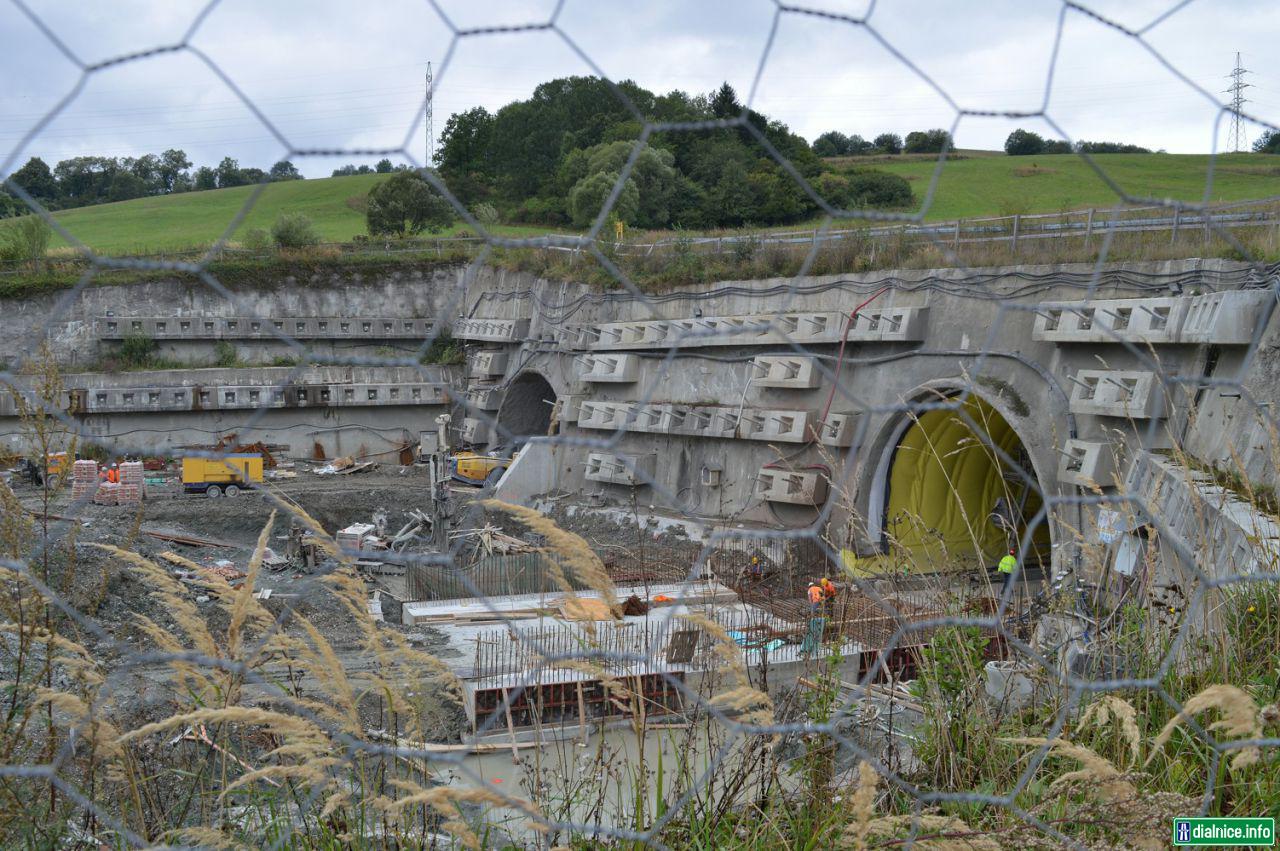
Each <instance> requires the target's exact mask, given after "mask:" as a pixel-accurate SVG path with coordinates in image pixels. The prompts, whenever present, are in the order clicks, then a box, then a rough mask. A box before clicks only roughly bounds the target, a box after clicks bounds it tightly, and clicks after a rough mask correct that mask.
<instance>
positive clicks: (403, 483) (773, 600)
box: [14, 466, 926, 742]
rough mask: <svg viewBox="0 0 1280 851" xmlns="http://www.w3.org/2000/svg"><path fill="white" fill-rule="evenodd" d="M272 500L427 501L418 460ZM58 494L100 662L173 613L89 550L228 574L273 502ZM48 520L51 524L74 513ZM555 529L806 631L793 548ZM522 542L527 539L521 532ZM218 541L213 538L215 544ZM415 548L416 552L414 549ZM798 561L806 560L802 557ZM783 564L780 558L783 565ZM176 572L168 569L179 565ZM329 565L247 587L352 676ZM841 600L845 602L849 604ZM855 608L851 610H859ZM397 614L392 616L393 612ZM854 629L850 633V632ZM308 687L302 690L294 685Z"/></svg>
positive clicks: (315, 504)
mask: <svg viewBox="0 0 1280 851" xmlns="http://www.w3.org/2000/svg"><path fill="white" fill-rule="evenodd" d="M263 489H264V490H266V491H268V492H270V493H272V494H275V495H276V496H278V497H279V498H280V499H282V500H285V501H287V502H291V503H294V504H296V505H297V506H298V507H299V508H301V509H302V510H303V511H305V512H306V513H307V514H308V515H309V516H310V517H312V518H313V519H314V520H316V521H317V522H318V523H320V524H321V525H322V526H323V527H324V529H325V530H326V531H327V532H329V533H330V534H333V533H335V532H337V531H338V530H339V529H342V528H344V527H347V526H349V525H351V524H354V523H367V522H369V521H370V520H371V518H372V517H373V516H374V514H375V513H377V512H384V513H385V514H386V516H387V523H386V525H387V528H388V529H390V530H393V531H394V530H396V529H398V528H400V527H401V526H402V525H404V524H405V523H406V522H407V521H409V520H410V519H411V513H410V512H413V511H423V510H426V509H428V508H429V505H430V488H429V479H428V476H427V472H426V470H425V469H423V468H415V467H398V466H379V467H377V468H375V469H372V470H367V471H364V472H360V473H358V474H352V475H317V474H315V473H313V472H311V471H309V470H304V469H300V470H297V471H296V474H295V475H294V476H293V477H289V478H284V479H280V480H276V481H269V482H268V483H267V484H266V485H265V486H264V488H263ZM14 490H15V493H16V495H17V496H18V497H19V499H20V500H21V501H22V502H23V504H24V506H25V507H26V508H27V509H28V510H29V511H30V512H31V513H32V515H33V517H34V519H35V522H36V523H37V524H39V523H41V522H43V521H42V520H41V517H42V515H43V514H44V511H43V499H44V491H43V490H42V489H41V488H38V487H35V486H32V485H29V484H21V483H15V484H14ZM453 493H454V495H455V497H456V500H457V513H458V515H459V516H460V517H461V518H462V522H461V523H460V524H459V525H460V527H466V526H468V525H471V526H475V525H486V524H492V525H494V526H497V527H499V528H502V529H503V530H504V531H505V532H508V533H510V534H511V535H513V536H517V537H519V536H522V535H525V530H523V529H521V528H520V526H519V524H517V523H513V522H512V521H511V520H510V518H508V517H507V516H506V515H505V514H503V513H501V512H496V511H492V510H490V511H483V510H481V509H480V508H479V506H476V505H474V500H475V499H476V497H478V496H481V495H482V492H481V491H480V490H479V489H477V488H472V487H468V486H465V485H455V486H454V488H453ZM70 503H71V500H70V495H69V493H68V492H66V491H65V490H63V491H61V492H59V493H57V494H56V495H55V496H54V498H53V499H52V501H51V502H50V504H49V511H48V514H49V518H50V519H49V520H48V521H47V522H48V523H49V524H50V526H49V528H50V534H51V535H53V536H59V535H63V534H67V533H68V532H69V531H70V526H71V525H72V524H74V526H75V530H74V534H75V542H76V546H75V552H76V557H75V561H74V565H73V570H72V572H71V575H70V576H68V577H65V581H64V582H63V584H64V586H65V587H66V588H67V596H68V600H69V602H70V603H71V604H72V605H73V606H75V608H76V609H77V610H78V611H79V612H80V613H82V614H83V615H84V617H85V618H86V621H85V622H84V624H82V628H83V633H82V637H83V638H85V639H87V641H88V644H89V645H90V646H93V647H95V649H96V650H98V651H100V652H101V653H103V655H104V657H106V658H110V656H111V643H110V641H109V640H106V639H110V640H114V641H116V642H120V643H121V644H122V645H123V646H127V647H139V646H146V645H147V644H148V643H149V641H150V639H148V638H147V637H145V636H144V635H143V633H142V631H141V629H140V628H139V617H140V616H146V617H148V618H151V619H152V620H154V621H155V622H156V623H158V624H160V625H161V626H163V627H166V628H171V627H173V625H174V624H173V620H172V618H171V617H170V613H169V612H167V611H165V609H164V607H163V606H162V604H160V603H159V602H157V601H156V600H155V599H153V597H152V596H151V594H152V592H153V591H154V589H153V588H149V587H147V585H146V584H145V583H144V582H143V581H142V580H140V579H139V577H138V575H137V573H136V572H134V571H132V570H130V568H129V567H128V565H127V564H126V563H125V562H124V561H123V560H122V559H120V558H118V557H115V556H113V555H111V554H110V553H108V552H106V551H104V550H102V549H99V548H97V547H94V546H91V545H92V544H104V545H109V546H116V547H120V548H122V549H125V550H130V551H134V552H137V553H139V554H140V555H142V556H144V557H146V558H148V559H150V560H152V561H154V562H155V563H157V564H162V565H166V567H170V568H172V565H167V564H166V562H165V560H164V557H163V556H162V553H166V552H173V553H177V554H178V555H180V556H182V557H183V558H184V559H188V560H190V561H192V562H195V563H196V564H199V565H202V566H209V567H212V566H214V565H215V564H216V563H218V562H219V561H223V560H225V561H227V562H230V563H231V565H232V566H233V568H234V569H238V570H241V571H242V570H244V568H245V567H246V566H247V564H248V561H249V558H250V555H251V553H252V551H253V548H254V545H255V543H256V541H257V538H258V536H259V534H260V533H261V531H262V529H263V527H264V525H265V524H266V523H267V521H268V519H269V517H270V515H271V512H272V510H273V505H272V503H271V502H270V501H269V500H268V499H266V498H264V495H263V493H261V492H255V491H246V492H244V493H242V494H240V495H238V496H236V497H234V498H226V497H223V498H218V499H210V498H207V497H204V496H196V495H171V496H168V495H167V496H161V497H158V498H149V499H147V500H145V501H144V502H142V503H141V504H134V505H117V506H104V505H95V504H92V503H88V504H76V505H72V504H70ZM71 517H74V518H75V519H74V520H69V519H59V518H71ZM556 519H557V521H558V522H560V523H561V524H562V525H563V526H564V527H566V528H569V529H571V530H572V531H575V532H577V533H578V534H580V535H582V536H583V538H584V539H585V540H586V541H587V543H588V544H589V545H590V546H591V547H592V549H593V550H595V551H596V552H597V553H598V554H599V555H600V556H601V558H602V560H603V561H604V563H605V565H606V568H607V569H608V570H609V573H610V574H611V575H612V576H613V577H614V579H615V581H617V582H619V583H620V584H626V583H634V582H637V581H641V582H679V581H682V580H684V579H685V578H686V577H688V576H690V575H693V574H701V575H704V576H708V577H710V576H714V577H715V578H716V579H718V580H719V581H720V582H722V583H724V584H726V585H730V586H733V587H736V588H737V589H739V591H740V592H742V598H743V602H744V603H747V602H749V603H751V604H754V605H755V606H758V607H761V608H762V609H763V610H765V611H767V612H768V613H769V615H770V621H771V622H772V624H773V626H772V627H769V629H770V630H771V635H770V636H769V637H770V638H778V637H785V638H786V639H787V640H788V641H794V640H798V637H799V636H800V635H801V634H802V633H803V630H804V625H805V623H806V620H807V618H808V615H809V612H808V609H807V606H806V604H805V603H804V602H803V593H804V583H805V582H807V578H808V577H809V574H810V573H811V572H812V570H816V569H818V568H816V567H814V566H813V565H812V564H811V563H810V562H807V561H805V560H804V559H798V558H797V554H796V553H783V554H780V553H776V552H771V551H769V550H767V549H756V548H754V547H752V546H751V545H749V544H748V545H744V546H741V547H729V548H728V549H727V550H723V551H717V552H716V553H715V554H713V556H712V558H711V559H710V560H709V561H707V562H699V560H698V557H699V554H700V553H701V551H702V546H701V544H699V543H697V542H695V541H692V540H690V539H689V538H687V537H684V536H682V535H680V534H678V533H676V532H667V533H664V534H661V535H657V536H655V535H653V534H652V530H651V529H647V528H645V529H642V528H640V525H641V524H637V523H636V522H634V521H632V522H630V523H625V522H624V523H619V522H618V521H617V519H611V518H600V517H597V516H592V515H590V514H581V513H578V514H575V516H573V517H571V518H570V517H566V516H560V515H557V516H556ZM290 524H291V518H290V517H289V516H288V515H287V514H283V513H278V514H277V518H276V522H275V526H274V527H273V529H272V532H271V535H270V538H269V541H268V546H269V547H271V548H272V550H273V551H274V552H275V553H276V554H278V555H280V556H284V555H285V552H286V548H287V543H288V536H289V528H290ZM166 536H177V537H179V538H188V539H198V540H199V541H204V542H208V543H206V544H203V545H202V544H199V543H192V542H191V541H187V542H177V541H174V540H172V539H170V538H168V537H166ZM525 537H528V536H527V535H525ZM215 543H216V544H217V545H213V544H215ZM420 551H425V548H421V549H420ZM752 558H756V559H757V560H758V561H759V562H760V563H763V564H764V565H765V566H766V569H765V570H764V571H763V575H762V576H759V577H754V576H753V577H748V578H747V579H746V581H744V580H743V577H742V575H741V574H742V572H743V569H744V567H747V566H749V565H750V564H751V563H752V561H751V560H752ZM805 558H807V559H812V558H813V554H812V552H809V553H807V554H806V556H805ZM784 562H785V563H784ZM176 570H177V569H176V568H175V572H176ZM331 570H332V567H328V568H326V567H324V566H320V567H318V568H314V569H310V570H308V569H303V568H302V567H301V566H300V563H298V562H290V563H289V564H287V565H286V566H284V567H283V568H282V569H269V568H266V567H264V568H263V570H262V572H261V575H260V577H259V579H258V582H257V588H258V589H270V597H269V598H268V599H266V600H265V601H264V605H266V607H267V608H268V609H269V610H270V611H271V612H272V613H273V614H275V615H277V617H280V620H281V624H282V628H283V629H286V630H298V629H300V627H298V626H297V625H296V623H292V622H291V621H290V620H289V618H288V617H287V615H288V614H289V613H290V612H295V613H298V614H301V615H305V616H306V617H307V618H308V619H309V620H310V621H311V623H312V624H314V625H315V627H316V628H317V629H319V630H320V632H321V633H322V634H323V635H324V636H325V638H326V639H327V640H328V641H329V642H330V643H331V645H332V647H333V649H334V651H335V652H336V653H337V655H338V658H339V659H340V661H341V662H342V664H343V666H344V668H345V669H346V671H347V673H348V675H349V676H350V677H351V678H352V679H353V680H355V681H357V682H358V681H359V680H360V679H361V674H362V672H365V671H368V670H369V669H370V666H371V664H372V661H371V659H370V658H369V656H368V654H367V652H366V651H365V650H364V649H363V647H362V641H363V638H364V636H363V633H362V631H361V629H360V627H359V625H358V624H357V623H356V621H355V620H354V619H353V618H352V617H351V615H350V613H349V612H348V611H347V610H346V609H345V608H344V606H343V604H342V603H341V602H340V601H339V600H338V599H337V598H336V597H335V596H334V595H333V594H332V593H331V591H330V590H329V588H328V586H327V585H326V584H325V581H324V579H325V576H326V574H327V573H328V572H330V571H331ZM370 579H371V588H373V589H377V588H379V587H381V588H383V589H384V590H386V591H389V592H390V593H392V594H394V595H396V596H397V597H400V598H403V596H404V588H405V584H404V580H403V579H402V578H400V577H397V576H386V577H383V576H371V577H370ZM189 588H190V595H191V597H192V599H193V600H195V601H196V602H197V606H198V609H199V610H200V611H201V613H202V614H205V615H206V617H207V619H208V621H209V623H210V625H211V627H212V628H213V630H214V634H215V635H216V634H218V629H219V627H221V626H224V625H225V624H224V623H223V622H222V621H223V620H224V619H225V614H224V613H223V611H222V610H221V609H220V608H219V607H218V605H217V604H216V602H214V601H210V600H208V599H207V596H206V594H205V591H204V589H202V588H200V587H199V586H198V585H196V584H191V585H190V586H189ZM895 602H896V603H897V602H900V603H902V605H901V610H902V611H903V612H907V613H914V614H918V615H924V614H926V612H925V610H924V609H923V608H922V607H921V606H920V604H918V603H916V602H912V601H909V600H906V599H899V600H895ZM851 607H852V608H851ZM859 607H861V608H859ZM865 608H866V605H865V604H863V603H860V602H854V603H849V602H844V603H842V604H841V605H840V606H839V609H838V612H839V614H837V612H836V610H834V609H833V611H832V612H830V613H829V614H837V618H844V617H850V618H853V619H855V620H858V621H859V623H858V624H857V626H856V628H857V629H858V630H861V632H860V633H859V634H858V635H857V638H859V639H861V640H862V641H864V642H865V643H867V644H868V645H871V644H872V643H873V642H883V641H884V640H886V639H887V638H888V637H889V636H890V634H891V633H892V632H893V629H894V624H893V623H892V620H891V618H890V617H889V616H888V613H886V612H882V611H880V610H878V609H877V610H875V611H862V609H865ZM392 620H398V618H392ZM90 623H91V624H92V625H94V626H96V627H97V628H98V629H100V630H101V631H102V635H101V636H99V637H89V636H90V628H89V624H90ZM382 628H385V629H388V630H397V631H399V632H401V633H402V634H403V635H405V636H406V637H407V639H408V640H409V641H410V643H411V644H413V645H414V646H416V647H418V648H420V649H423V650H426V651H428V652H431V653H433V654H436V655H438V656H440V657H441V658H442V660H443V661H445V663H446V664H447V665H449V666H450V667H454V668H460V667H465V666H466V660H464V659H457V658H449V657H454V656H457V655H459V654H462V653H464V651H463V650H460V649H459V648H458V646H457V643H456V642H451V641H449V640H448V638H447V636H446V635H445V633H444V632H442V631H441V630H440V629H439V628H437V627H435V626H431V625H425V624H419V625H412V626H404V625H401V624H398V623H386V624H385V625H384V627H382ZM851 637H852V636H851ZM162 675H163V671H162V670H161V669H160V668H159V667H158V666H157V668H155V669H148V668H147V667H145V666H139V667H135V668H133V669H131V670H130V672H129V674H128V676H130V677H134V678H142V679H144V680H150V682H149V683H144V682H137V683H135V684H134V685H136V686H137V687H129V684H127V683H126V684H122V685H123V686H125V687H122V688H120V689H117V690H116V691H115V693H116V694H117V695H119V698H118V699H119V700H121V701H122V702H123V703H125V704H129V705H128V706H122V707H121V708H122V709H123V710H125V711H127V712H129V713H130V714H136V715H138V716H139V717H140V720H142V721H144V722H145V720H149V718H150V717H151V716H154V717H162V715H163V714H164V712H165V711H167V709H168V700H169V698H168V697H167V696H166V695H167V693H166V691H165V689H163V688H154V687H148V686H154V685H155V684H156V681H157V680H159V679H161V678H162ZM300 685H301V686H302V688H303V689H304V690H305V689H306V686H307V684H306V683H305V682H303V683H301V684H300ZM362 709H363V714H364V719H363V720H364V722H365V723H366V724H367V726H369V727H370V728H371V729H384V728H385V725H386V723H387V719H386V718H385V717H384V716H383V713H382V708H381V706H380V705H378V704H377V702H376V701H368V702H367V705H366V706H364V707H362ZM438 714H439V717H438V719H436V722H437V723H434V724H433V725H432V730H431V735H429V736H428V738H429V739H430V740H433V741H439V742H456V741H458V739H459V737H460V736H461V735H462V733H463V732H464V729H465V728H466V726H467V725H466V723H465V719H464V718H463V717H462V715H461V712H460V711H459V710H458V709H457V707H447V706H442V707H440V710H439V713H438Z"/></svg>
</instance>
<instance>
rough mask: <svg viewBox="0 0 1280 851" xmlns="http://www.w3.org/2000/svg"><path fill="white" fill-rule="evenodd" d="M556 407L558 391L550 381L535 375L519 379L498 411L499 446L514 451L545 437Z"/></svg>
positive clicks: (504, 398) (507, 393) (521, 376)
mask: <svg viewBox="0 0 1280 851" xmlns="http://www.w3.org/2000/svg"><path fill="white" fill-rule="evenodd" d="M555 403H556V391H555V389H554V388H552V386H551V382H549V381H547V379H545V378H543V377H542V376H541V375H539V374H538V373H536V372H525V373H522V374H520V375H519V376H517V377H516V379H515V380H514V381H512V382H511V386H510V387H508V388H507V392H506V395H504V396H503V398H502V407H500V408H499V409H498V434H497V437H496V440H497V442H498V443H501V444H504V445H505V446H507V447H508V448H510V449H515V448H518V447H520V446H522V445H523V444H524V443H525V441H527V440H528V439H529V438H531V437H542V436H544V435H546V433H547V431H548V430H549V429H550V428H551V414H552V411H553V410H554V409H555Z"/></svg>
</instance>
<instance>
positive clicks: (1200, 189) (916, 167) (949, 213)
mask: <svg viewBox="0 0 1280 851" xmlns="http://www.w3.org/2000/svg"><path fill="white" fill-rule="evenodd" d="M1209 160H1210V157H1209V156H1208V155H1207V154H1096V155H1094V156H1093V161H1094V162H1095V163H1096V164H1097V165H1098V167H1099V168H1100V169H1102V171H1103V172H1104V173H1105V174H1106V175H1107V176H1108V177H1109V178H1111V179H1112V180H1113V181H1115V182H1116V184H1117V185H1119V186H1120V187H1121V188H1122V189H1123V190H1124V191H1125V192H1127V193H1129V194H1130V195H1135V196H1141V197H1148V198H1171V199H1174V200H1177V201H1183V202H1187V203H1202V202H1204V201H1205V200H1206V198H1205V184H1206V182H1207V179H1208V170H1209ZM846 163H847V164H848V165H850V166H855V165H856V164H857V163H856V160H852V159H845V160H842V161H841V167H843V165H844V164H846ZM936 165H937V159H936V158H930V159H914V160H898V159H881V161H879V162H877V163H876V164H875V167H876V168H878V169H883V170H884V171H888V172H892V173H893V174H898V175H901V176H903V177H905V178H907V180H908V181H909V182H910V183H911V188H912V191H913V192H914V193H915V196H916V199H917V201H918V202H922V201H923V199H924V195H925V192H926V191H927V189H928V187H929V181H930V179H931V178H932V176H933V171H934V168H935V166H936ZM1273 195H1280V157H1273V156H1267V155H1265V154H1223V155H1221V156H1219V157H1218V159H1217V162H1216V164H1215V168H1214V175H1213V185H1212V191H1211V192H1210V194H1209V197H1208V199H1207V200H1208V201H1209V202H1210V203H1214V204H1217V203H1225V202H1229V201H1248V200H1252V199H1257V198H1267V197H1270V196H1273ZM1118 200H1119V198H1118V197H1117V195H1116V193H1115V190H1114V189H1112V188H1111V187H1110V186H1108V185H1107V183H1106V182H1105V181H1104V180H1103V179H1102V178H1101V177H1100V176H1099V175H1098V173H1097V172H1096V171H1094V169H1093V168H1091V167H1090V166H1089V164H1088V163H1087V162H1085V161H1084V159H1082V158H1081V157H1079V156H1077V155H1075V154H1051V155H1049V156H1031V157H1008V156H988V157H974V156H966V157H963V158H961V159H956V160H948V162H947V163H946V164H945V165H944V166H943V168H942V176H941V177H940V178H939V179H938V188H937V192H936V193H935V195H934V199H933V204H932V205H931V206H930V208H929V214H928V216H926V218H927V219H929V220H930V221H947V220H949V219H962V218H974V217H978V216H1004V215H1012V214H1014V213H1020V214H1028V213H1060V212H1065V211H1068V210H1082V209H1087V208H1089V207H1112V206H1115V204H1116V202H1117V201H1118Z"/></svg>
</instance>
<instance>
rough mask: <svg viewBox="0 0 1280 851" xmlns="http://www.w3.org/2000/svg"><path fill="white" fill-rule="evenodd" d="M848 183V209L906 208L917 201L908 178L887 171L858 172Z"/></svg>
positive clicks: (846, 202)
mask: <svg viewBox="0 0 1280 851" xmlns="http://www.w3.org/2000/svg"><path fill="white" fill-rule="evenodd" d="M848 181H849V186H848V189H847V190H846V195H845V206H846V207H906V206H909V205H910V204H911V203H912V202H913V201H914V200H915V196H913V195H912V194H911V184H910V183H907V180H906V178H905V177H902V176H900V175H897V174H890V173H889V172H887V171H857V172H854V173H852V174H850V175H849V177H848Z"/></svg>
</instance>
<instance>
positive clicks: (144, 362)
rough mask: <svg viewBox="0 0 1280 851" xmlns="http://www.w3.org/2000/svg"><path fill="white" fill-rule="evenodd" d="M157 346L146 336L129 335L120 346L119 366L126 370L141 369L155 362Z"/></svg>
mask: <svg viewBox="0 0 1280 851" xmlns="http://www.w3.org/2000/svg"><path fill="white" fill-rule="evenodd" d="M158 348H159V344H158V343H157V342H156V341H155V340H154V339H152V338H151V337H148V336H147V335H146V334H130V335H129V336H127V337H125V338H124V341H123V342H122V343H121V344H120V365H121V366H123V367H124V368H126V369H142V368H145V367H146V366H148V365H149V364H151V362H152V361H154V360H155V354H156V349H158Z"/></svg>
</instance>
